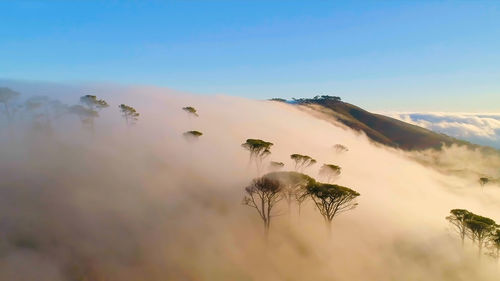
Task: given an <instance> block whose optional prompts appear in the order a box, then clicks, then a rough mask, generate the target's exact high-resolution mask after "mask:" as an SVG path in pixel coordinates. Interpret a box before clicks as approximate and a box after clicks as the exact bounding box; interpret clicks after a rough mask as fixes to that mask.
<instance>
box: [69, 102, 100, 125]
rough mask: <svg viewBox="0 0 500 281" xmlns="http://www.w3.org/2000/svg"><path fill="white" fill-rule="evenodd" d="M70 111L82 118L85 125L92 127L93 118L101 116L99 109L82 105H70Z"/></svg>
mask: <svg viewBox="0 0 500 281" xmlns="http://www.w3.org/2000/svg"><path fill="white" fill-rule="evenodd" d="M69 113H72V114H75V115H76V116H78V118H80V121H81V122H82V125H83V126H84V127H88V128H92V123H93V121H92V120H93V119H94V118H96V117H98V116H99V113H97V111H95V110H92V109H88V108H86V107H84V106H82V105H79V104H78V105H73V106H70V107H69Z"/></svg>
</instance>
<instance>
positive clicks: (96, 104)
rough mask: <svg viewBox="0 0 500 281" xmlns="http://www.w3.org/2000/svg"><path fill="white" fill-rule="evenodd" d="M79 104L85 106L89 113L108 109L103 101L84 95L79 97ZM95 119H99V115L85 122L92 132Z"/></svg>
mask: <svg viewBox="0 0 500 281" xmlns="http://www.w3.org/2000/svg"><path fill="white" fill-rule="evenodd" d="M80 103H82V104H83V105H84V106H86V107H87V109H88V110H89V111H95V112H99V111H101V109H103V108H107V107H109V105H108V103H107V102H106V101H105V100H100V99H98V98H97V97H96V96H93V95H85V96H82V97H80ZM97 117H99V114H96V115H93V116H91V117H89V118H88V120H87V121H88V125H89V127H90V129H91V130H92V132H94V120H95V118H97Z"/></svg>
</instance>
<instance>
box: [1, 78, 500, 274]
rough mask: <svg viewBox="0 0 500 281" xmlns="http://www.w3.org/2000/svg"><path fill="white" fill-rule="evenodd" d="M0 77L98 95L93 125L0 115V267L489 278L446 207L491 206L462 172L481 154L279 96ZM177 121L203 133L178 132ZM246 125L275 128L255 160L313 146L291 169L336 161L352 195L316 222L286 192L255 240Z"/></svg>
mask: <svg viewBox="0 0 500 281" xmlns="http://www.w3.org/2000/svg"><path fill="white" fill-rule="evenodd" d="M14 86H16V87H17V88H16V87H13V88H12V89H13V90H18V91H19V92H21V93H22V95H21V96H20V97H18V98H17V101H16V102H17V103H18V104H23V102H24V101H25V100H26V99H28V98H29V97H30V96H39V95H45V96H48V98H49V99H60V100H62V101H63V103H66V104H69V103H71V102H72V103H73V104H76V103H78V99H79V97H80V96H82V95H85V94H94V95H97V96H98V97H99V98H103V99H105V100H106V101H107V102H108V103H109V104H110V107H109V108H105V109H102V110H101V111H100V112H99V115H100V116H99V117H98V118H95V120H94V126H93V129H90V128H88V127H86V126H82V122H80V119H79V118H78V116H75V115H72V114H60V115H59V114H56V111H57V110H54V108H53V107H49V109H48V110H47V111H46V112H44V113H40V112H41V111H40V112H38V111H37V112H38V113H33V112H28V111H27V110H26V109H25V108H23V107H17V111H16V114H15V116H14V117H13V118H12V120H10V121H7V120H6V119H5V118H3V117H2V122H0V126H1V131H0V178H1V181H0V279H1V280H41V281H43V280H50V281H58V280H92V281H93V280H112V281H115V280H117V281H118V280H119V281H128V280H152V281H154V280H497V279H498V277H497V275H498V270H499V267H498V264H497V262H496V261H495V260H493V259H491V258H490V257H487V256H483V257H482V258H481V259H479V258H478V257H477V253H476V252H477V250H476V248H475V247H473V245H471V244H470V243H468V244H467V245H466V247H465V248H464V249H462V247H461V245H460V241H459V238H458V236H457V235H455V233H454V232H453V231H452V230H451V229H450V226H449V225H448V223H447V221H446V220H445V217H446V216H447V215H448V213H449V211H450V209H454V208H465V209H469V210H470V211H472V212H474V213H477V214H481V215H484V216H488V217H491V218H493V219H495V220H496V221H497V222H499V221H500V215H499V214H500V204H499V202H500V187H499V186H498V184H497V183H492V184H489V185H487V186H486V187H485V188H484V189H483V190H481V188H480V187H479V184H478V183H477V180H476V178H475V176H472V175H471V174H470V173H478V174H480V173H483V169H481V171H480V172H478V171H472V172H470V173H468V174H467V175H462V174H457V173H453V174H448V173H446V172H445V171H443V170H439V169H435V168H433V167H434V166H433V167H430V166H426V165H425V164H424V163H427V162H425V161H415V160H414V159H415V155H409V154H408V153H405V152H402V151H398V150H395V149H391V148H385V147H381V146H379V145H374V144H373V143H372V142H370V141H369V140H368V139H367V138H366V137H365V136H363V135H360V134H359V133H356V132H353V131H351V130H348V129H345V128H342V127H340V126H336V125H335V124H334V123H332V120H320V119H318V118H316V117H313V116H312V115H310V114H308V113H307V112H305V111H302V110H298V109H297V108H296V107H294V106H293V105H287V104H283V103H279V102H270V101H255V100H248V99H243V98H237V97H230V96H222V95H220V96H198V95H193V94H189V93H181V92H176V91H172V90H169V89H165V88H155V87H146V86H141V87H139V86H137V87H124V86H112V85H85V86H81V85H77V86H71V89H72V90H71V92H68V93H67V94H61V89H66V88H64V87H66V86H64V87H63V86H58V85H44V87H43V89H44V90H43V92H39V91H37V87H35V86H33V85H30V86H29V87H25V88H23V87H22V83H18V84H17V85H14ZM52 88H53V92H54V93H57V96H53V97H52V96H51V90H50V89H52ZM21 90H23V91H21ZM121 103H124V104H127V105H131V106H133V107H134V108H135V109H136V110H137V112H139V113H140V116H139V117H138V121H137V122H136V124H135V125H131V126H127V125H126V124H125V121H124V119H123V118H122V117H121V115H120V112H119V110H118V105H119V104H121ZM51 104H53V103H51ZM184 106H193V107H195V108H196V109H197V110H198V114H199V117H190V116H189V114H188V113H186V112H185V111H183V110H182V107H184ZM47 112H48V113H47ZM44 114H45V115H44ZM44 116H50V118H48V119H44ZM44 120H50V121H49V122H45V121H44ZM333 122H334V121H333ZM189 130H198V131H200V132H202V133H203V135H202V136H200V137H199V138H197V139H195V140H191V141H187V140H186V139H185V138H184V137H183V133H184V132H186V131H189ZM248 138H259V139H263V140H266V141H270V142H272V143H274V145H273V146H272V148H271V152H272V154H271V155H270V156H269V157H268V158H266V160H265V162H269V161H280V162H284V163H285V167H284V170H293V167H294V165H293V163H292V161H291V159H290V157H289V155H290V154H292V153H300V154H307V155H310V156H312V157H313V158H315V159H316V160H317V161H318V163H317V164H316V165H314V166H312V167H310V168H308V169H306V170H305V173H307V174H309V175H310V176H312V177H315V178H318V177H317V176H318V169H319V167H320V166H321V165H322V164H323V163H328V164H330V163H331V164H336V165H340V166H341V167H342V174H341V176H340V177H339V178H338V179H337V180H336V183H337V184H340V185H344V186H347V187H350V188H352V189H354V190H356V191H358V192H359V193H360V194H361V196H360V197H359V199H358V203H359V206H358V207H357V208H356V209H354V210H352V211H349V212H346V213H344V214H342V215H341V216H339V217H336V218H335V219H334V221H333V228H332V233H331V237H330V236H328V232H327V231H326V230H325V225H324V222H323V219H322V218H321V216H320V214H319V213H318V212H317V211H316V210H315V208H314V207H313V205H312V203H311V202H307V203H305V205H304V206H303V207H302V212H301V215H300V216H298V214H297V208H296V207H295V208H293V209H292V212H291V214H290V215H286V214H284V215H281V216H278V217H275V218H273V222H272V224H271V230H270V236H269V238H268V239H267V240H266V239H265V238H264V232H263V227H262V222H261V221H260V220H259V217H258V216H257V214H256V212H255V210H253V209H251V208H248V207H247V206H244V205H242V197H243V192H244V187H245V186H247V185H248V184H249V182H250V181H251V179H252V178H254V177H256V176H257V170H256V169H255V167H254V165H251V164H250V163H249V155H248V151H246V150H244V149H243V148H242V147H241V144H242V143H243V142H244V141H245V140H246V139H248ZM335 144H342V145H345V146H346V147H348V149H349V151H348V152H345V153H341V154H339V153H336V152H335V150H334V149H333V146H334V145H335ZM447 152H450V150H447ZM471 153H472V152H471ZM446 155H447V157H446V159H447V161H448V162H450V163H455V160H454V159H455V156H454V154H453V153H449V154H446ZM461 155H463V154H461ZM474 155H476V154H474ZM439 157H441V156H439ZM472 157H473V156H466V157H465V161H467V160H468V159H472ZM474 157H475V158H474V161H473V162H471V163H478V165H479V164H481V165H483V166H484V167H489V165H488V164H485V163H488V162H486V161H488V160H487V159H483V158H481V157H479V156H474ZM443 159H444V158H443ZM462 161H464V158H463V157H462V156H460V157H457V158H456V163H458V164H457V165H459V163H462ZM471 161H472V160H471ZM469 166H474V165H469ZM465 168H468V167H465ZM465 168H464V169H465ZM494 169H495V168H492V171H495V170H494ZM496 171H498V167H496ZM283 205H286V204H284V203H283V202H282V204H281V206H280V208H282V211H283V212H285V211H286V206H283Z"/></svg>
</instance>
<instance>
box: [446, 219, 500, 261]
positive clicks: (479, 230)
mask: <svg viewBox="0 0 500 281" xmlns="http://www.w3.org/2000/svg"><path fill="white" fill-rule="evenodd" d="M446 219H447V220H448V221H449V222H450V224H451V225H452V226H453V229H454V230H455V232H456V233H457V234H458V235H459V237H460V240H461V242H462V246H464V245H465V241H466V239H469V240H471V241H472V244H473V245H475V246H477V248H478V255H479V256H481V254H482V253H483V249H484V248H487V249H488V250H489V252H488V253H487V254H488V255H490V256H492V257H494V258H496V259H500V225H498V224H497V223H496V222H495V221H494V220H493V219H490V218H487V217H483V216H480V215H476V214H474V213H472V212H470V211H468V210H465V209H453V210H451V211H450V215H449V216H447V217H446Z"/></svg>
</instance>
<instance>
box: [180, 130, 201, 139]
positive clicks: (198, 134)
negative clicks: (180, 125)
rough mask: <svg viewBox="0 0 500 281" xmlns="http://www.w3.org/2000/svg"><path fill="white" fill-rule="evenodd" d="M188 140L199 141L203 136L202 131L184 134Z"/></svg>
mask: <svg viewBox="0 0 500 281" xmlns="http://www.w3.org/2000/svg"><path fill="white" fill-rule="evenodd" d="M182 135H183V136H184V137H185V138H186V139H187V140H197V139H198V138H199V137H201V136H202V135H203V133H202V132H200V131H187V132H185V133H184V134H182Z"/></svg>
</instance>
